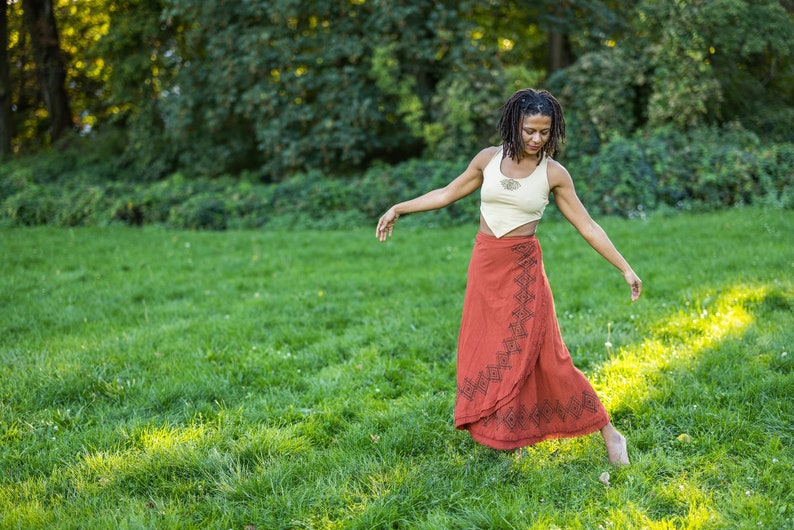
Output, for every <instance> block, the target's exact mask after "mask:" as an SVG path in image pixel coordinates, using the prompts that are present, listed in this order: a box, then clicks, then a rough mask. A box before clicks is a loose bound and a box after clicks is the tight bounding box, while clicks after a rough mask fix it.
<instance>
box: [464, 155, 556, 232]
mask: <svg viewBox="0 0 794 530" xmlns="http://www.w3.org/2000/svg"><path fill="white" fill-rule="evenodd" d="M502 152H503V149H502V148H500V149H499V151H497V152H496V154H495V155H494V156H493V158H491V161H490V162H488V165H487V166H485V169H484V170H483V172H482V174H483V181H482V188H481V189H480V213H481V214H482V217H483V219H485V223H486V224H487V225H488V227H489V228H490V229H491V231H492V232H493V233H494V235H495V236H496V237H502V236H504V235H505V234H507V233H509V232H510V231H512V230H515V229H516V228H518V227H519V226H521V225H525V224H527V223H529V222H531V221H535V220H537V219H540V218H541V217H543V212H544V211H545V210H546V205H547V204H549V177H548V166H549V157H548V156H545V155H544V156H543V159H542V160H541V161H540V163H539V164H538V167H536V168H535V170H534V171H533V172H532V173H531V174H530V175H529V176H526V177H522V178H519V179H514V178H510V177H506V176H505V175H504V174H502V168H501V166H502Z"/></svg>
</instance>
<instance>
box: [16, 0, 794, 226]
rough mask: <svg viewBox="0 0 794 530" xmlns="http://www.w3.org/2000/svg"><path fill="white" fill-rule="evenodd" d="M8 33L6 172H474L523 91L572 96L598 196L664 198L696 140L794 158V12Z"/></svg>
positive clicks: (179, 14)
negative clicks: (433, 164) (508, 106)
mask: <svg viewBox="0 0 794 530" xmlns="http://www.w3.org/2000/svg"><path fill="white" fill-rule="evenodd" d="M0 39H3V40H4V41H5V42H6V46H4V47H3V55H2V56H0V153H1V154H2V157H3V160H4V161H5V162H4V164H3V165H0V168H5V171H6V172H7V173H9V174H10V171H11V169H9V168H16V169H15V171H16V173H15V174H16V175H17V177H16V178H17V180H19V178H21V177H19V171H17V169H18V168H19V167H20V164H22V165H25V162H24V161H25V160H37V159H41V158H42V157H47V156H49V157H50V158H49V160H50V161H51V162H50V163H51V165H53V164H54V165H56V166H57V163H56V162H52V160H54V159H55V158H53V157H59V159H60V160H67V161H68V160H72V161H73V162H72V166H82V167H83V168H85V167H88V166H91V164H94V165H95V167H96V168H97V169H96V171H95V172H96V173H97V175H95V176H99V175H98V173H101V174H102V175H101V177H102V178H104V179H107V180H113V181H133V182H139V183H140V182H149V183H153V182H161V181H163V180H164V179H168V178H171V177H172V176H173V175H174V174H176V173H178V174H179V175H182V176H185V177H186V178H187V179H196V178H209V179H217V178H218V177H224V178H232V179H239V180H246V181H249V182H250V181H254V182H257V183H273V184H278V183H283V182H285V181H287V180H289V179H291V178H295V176H296V175H298V174H306V173H307V172H312V171H319V172H321V174H322V176H323V178H331V179H336V180H342V181H344V180H348V181H350V179H354V178H357V177H360V176H361V175H363V174H365V173H366V172H367V171H369V170H371V168H372V167H375V166H378V165H379V164H385V165H392V166H393V165H397V164H400V163H405V162H406V161H409V160H416V159H421V160H426V161H427V160H431V159H432V160H436V161H439V160H440V161H451V162H460V160H462V159H463V160H467V159H468V158H470V157H471V156H473V155H474V154H475V153H476V152H477V150H479V149H480V148H481V147H483V146H484V145H488V144H491V143H494V142H497V141H498V138H497V137H496V136H495V123H496V119H497V117H498V114H499V107H500V105H501V104H502V102H503V101H504V100H505V99H506V98H507V97H508V96H509V95H510V94H511V93H512V92H513V91H515V90H516V89H519V88H523V87H527V86H532V87H539V88H548V89H549V90H551V91H552V92H553V93H555V95H557V96H558V98H559V99H560V101H561V103H562V104H563V106H564V108H565V111H566V117H567V119H568V122H569V143H568V145H566V146H565V148H564V150H563V152H562V153H560V155H559V156H558V158H560V159H561V160H562V161H563V163H565V164H566V165H571V166H574V167H576V168H577V169H580V170H581V172H582V173H583V175H581V177H582V178H584V179H585V180H588V181H589V182H590V183H591V184H590V186H589V188H588V189H589V190H590V191H592V192H593V193H596V192H598V193H601V194H603V193H607V192H609V191H610V190H608V189H600V188H599V185H598V184H597V183H596V182H595V181H596V180H597V179H598V176H599V174H600V173H605V172H609V173H614V171H613V169H605V168H604V167H601V166H604V164H606V165H607V166H608V167H609V168H614V167H615V165H616V164H620V163H626V164H629V165H634V166H638V165H639V166H642V165H643V164H645V165H649V166H651V167H650V168H649V169H648V168H646V169H642V168H639V169H638V171H639V172H640V173H639V174H632V173H629V174H627V175H623V176H618V177H614V178H617V180H616V181H614V179H613V182H612V183H611V184H609V183H607V184H604V183H602V184H601V188H603V187H604V186H606V185H609V186H612V188H614V187H615V186H619V185H620V184H621V183H623V184H626V182H625V181H626V180H627V179H628V180H633V179H635V178H637V177H639V178H640V180H642V178H643V174H644V173H643V171H645V173H647V175H651V177H648V178H650V181H652V183H653V184H654V185H657V187H658V184H659V179H662V180H664V176H663V173H665V171H666V169H669V168H670V167H673V166H672V165H671V164H670V163H669V162H664V160H663V159H664V154H663V152H665V151H666V154H667V155H668V156H669V157H671V158H675V157H677V156H680V157H681V158H680V159H681V160H685V159H686V157H685V156H684V155H683V154H682V151H681V150H682V149H688V148H689V147H691V145H692V143H693V142H698V141H699V140H698V139H702V138H705V140H704V141H705V142H706V144H707V145H706V147H705V148H704V152H705V151H709V152H711V151H713V149H712V148H713V147H714V146H720V145H721V144H724V141H725V139H726V138H729V139H734V140H735V142H734V144H735V145H734V147H736V148H737V149H739V150H740V151H742V152H745V151H753V149H761V147H762V146H776V147H775V149H776V150H775V151H774V152H773V153H772V154H769V155H765V156H766V157H767V158H769V157H771V158H774V159H775V160H774V161H773V162H770V163H772V165H775V164H777V165H778V166H780V165H785V164H788V163H789V162H791V161H792V160H791V157H792V156H794V155H792V152H791V151H789V150H786V147H785V146H787V145H790V144H791V142H792V141H793V140H794V127H792V123H794V2H791V1H790V0H752V1H748V0H690V1H684V0H662V1H658V0H569V1H560V0H535V1H533V2H525V1H519V0H505V1H497V0H490V1H488V0H480V1H467V0H463V1H461V0H454V1H452V0H410V1H408V0H388V1H387V0H335V1H328V0H272V1H261V0H260V1H257V0H244V1H237V2H223V1H221V0H128V1H125V2H114V1H110V0H79V1H78V0H7V1H6V2H5V3H4V5H3V10H2V15H0ZM709 142H711V143H709ZM781 145H782V146H784V147H780V146H781ZM650 151H653V152H654V153H655V154H654V153H651V154H649V152H650ZM781 153H783V154H781ZM599 156H600V157H601V158H598V157H599ZM605 156H606V157H607V158H606V159H605V158H604V157H605ZM691 156H694V155H691V154H690V157H691ZM698 156H699V155H698ZM654 157H656V158H654ZM704 157H705V155H703V156H700V159H699V161H696V162H697V163H698V164H699V165H700V166H707V165H711V164H713V161H712V160H710V159H709V160H706V158H708V157H705V158H704ZM781 157H783V158H784V159H785V160H783V162H781V160H780V159H781ZM657 158H658V160H657ZM607 159H609V160H611V162H609V161H608V160H607ZM723 159H724V160H723V162H724V163H726V164H732V163H735V162H736V160H735V157H734V158H731V157H730V156H728V157H726V156H723ZM605 160H607V161H606V162H605ZM21 161H22V162H21ZM607 162H608V163H607ZM31 163H32V162H31ZM599 164H600V166H599ZM660 164H661V165H660ZM665 164H667V165H665ZM29 165H30V164H28V166H29ZM599 167H601V169H599ZM61 169H63V171H61V172H60V175H56V176H55V177H53V176H52V175H51V174H50V175H49V177H48V178H50V179H51V180H52V179H57V178H58V177H59V176H60V177H63V175H67V174H70V175H73V174H74V172H71V173H70V172H69V171H66V169H68V168H65V166H64V168H61ZM569 169H570V168H569ZM689 169H690V170H691V171H696V168H689ZM774 171H777V172H778V173H779V169H775V170H774ZM53 172H55V173H57V171H55V170H53V171H51V172H50V173H53ZM776 174H777V173H776ZM454 176H455V175H454V174H449V175H448V177H449V178H452V177H454ZM778 176H779V175H778ZM784 176H786V177H788V176H790V174H789V175H784ZM575 177H576V175H575ZM4 178H5V177H4ZM676 178H681V179H685V178H686V177H685V175H683V174H682V175H679V176H678V177H676ZM646 180H647V179H646ZM706 180H708V179H706ZM756 180H758V178H756ZM773 180H774V179H773ZM650 181H649V182H650ZM679 185H682V184H681V183H680V182H678V181H675V179H673V180H669V179H668V181H666V184H665V186H667V188H668V191H667V193H668V195H671V197H670V198H669V200H668V201H667V202H669V203H674V202H675V200H676V192H675V189H674V188H675V187H676V186H679ZM772 185H773V186H777V188H776V193H778V195H780V193H782V192H783V191H784V190H783V188H782V187H781V185H779V184H775V183H772ZM22 188H23V186H22V184H20V183H19V182H17V184H16V185H13V184H11V183H8V182H6V183H4V185H3V186H2V190H4V192H3V193H4V194H5V197H4V199H5V198H7V197H8V196H10V195H12V194H14V193H18V192H20V191H21V190H22ZM612 191H614V189H613V190H612ZM686 193H688V194H690V195H691V194H692V192H691V190H690V191H687V192H686ZM686 193H683V192H681V193H679V195H681V197H684V196H685V195H686ZM646 194H650V192H648V193H646ZM681 197H679V199H680V198H681ZM684 198H685V197H684ZM642 200H644V202H645V203H646V205H647V206H653V204H654V203H655V202H659V201H661V200H662V199H660V198H659V197H650V196H649V197H646V198H645V199H642V198H639V199H636V200H633V202H634V203H636V204H633V206H632V207H634V208H636V206H637V204H639V202H641V201H642ZM728 202H736V198H735V197H734V198H733V199H730V200H728ZM6 209H8V208H6ZM602 209H605V210H609V208H608V205H607V207H604V208H602ZM617 209H620V208H617ZM623 213H625V212H623Z"/></svg>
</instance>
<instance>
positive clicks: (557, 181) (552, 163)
mask: <svg viewBox="0 0 794 530" xmlns="http://www.w3.org/2000/svg"><path fill="white" fill-rule="evenodd" d="M547 175H548V179H549V188H551V189H554V188H558V187H560V186H567V185H571V184H573V179H572V178H571V174H570V173H568V170H567V169H565V166H563V165H562V164H560V163H559V162H557V161H556V160H554V159H553V158H549V166H548V170H547Z"/></svg>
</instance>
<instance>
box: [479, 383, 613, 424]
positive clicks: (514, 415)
mask: <svg viewBox="0 0 794 530" xmlns="http://www.w3.org/2000/svg"><path fill="white" fill-rule="evenodd" d="M597 404H598V397H597V396H596V395H595V394H591V393H590V392H586V391H582V397H581V399H578V398H577V397H576V396H571V399H570V400H569V401H568V404H567V405H563V404H562V402H560V400H555V403H554V404H553V405H552V404H551V402H549V400H548V399H547V400H544V401H543V403H535V405H534V406H533V407H532V410H530V409H528V408H527V407H526V406H525V405H521V406H519V407H518V410H516V408H515V407H507V409H505V410H504V411H498V410H497V411H496V412H494V413H493V414H491V415H490V416H488V417H486V418H483V419H482V423H483V426H486V427H487V426H488V425H489V424H491V423H496V425H495V428H496V429H499V428H500V427H503V426H504V427H507V430H509V431H510V432H513V431H515V430H516V429H519V430H521V431H526V430H528V429H531V428H533V426H534V427H535V428H538V427H540V425H541V424H543V423H550V422H551V420H553V419H554V417H555V416H557V417H559V418H560V419H561V420H562V421H565V420H566V419H567V418H568V416H569V415H570V416H573V417H574V418H575V419H579V417H580V416H581V415H582V413H583V412H590V413H596V412H597V411H598V406H597Z"/></svg>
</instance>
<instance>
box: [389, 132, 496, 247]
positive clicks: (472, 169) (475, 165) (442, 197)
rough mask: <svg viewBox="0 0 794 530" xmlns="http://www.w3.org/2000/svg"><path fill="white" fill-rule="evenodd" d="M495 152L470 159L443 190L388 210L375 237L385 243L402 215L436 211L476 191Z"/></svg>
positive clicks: (434, 191)
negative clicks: (465, 166) (466, 165)
mask: <svg viewBox="0 0 794 530" xmlns="http://www.w3.org/2000/svg"><path fill="white" fill-rule="evenodd" d="M495 152H496V148H494V147H489V148H486V149H483V150H482V151H480V152H479V153H478V154H477V156H475V157H474V158H473V159H472V161H471V162H470V163H469V165H468V167H467V168H466V170H465V171H464V172H463V173H461V174H460V175H459V176H458V177H457V178H456V179H455V180H453V181H452V182H450V183H449V184H447V185H446V186H444V187H443V188H437V189H434V190H432V191H429V192H427V193H425V194H424V195H420V196H419V197H416V198H414V199H411V200H408V201H405V202H401V203H398V204H395V205H394V206H392V207H391V208H389V209H388V210H387V211H386V213H384V214H383V215H382V216H381V218H380V220H379V221H378V227H377V229H376V230H375V237H377V238H378V239H380V240H381V241H386V238H388V237H390V236H391V234H392V231H393V230H394V224H395V223H396V222H397V219H399V217H400V216H401V215H403V214H407V213H415V212H426V211H429V210H438V209H439V208H443V207H445V206H447V205H449V204H452V203H453V202H455V201H457V200H458V199H462V198H463V197H465V196H467V195H469V194H470V193H472V192H474V191H475V190H477V189H478V188H479V187H480V186H481V185H482V171H483V169H484V168H485V166H486V165H487V164H488V161H489V160H490V159H491V157H492V156H493V155H494V153H495Z"/></svg>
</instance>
